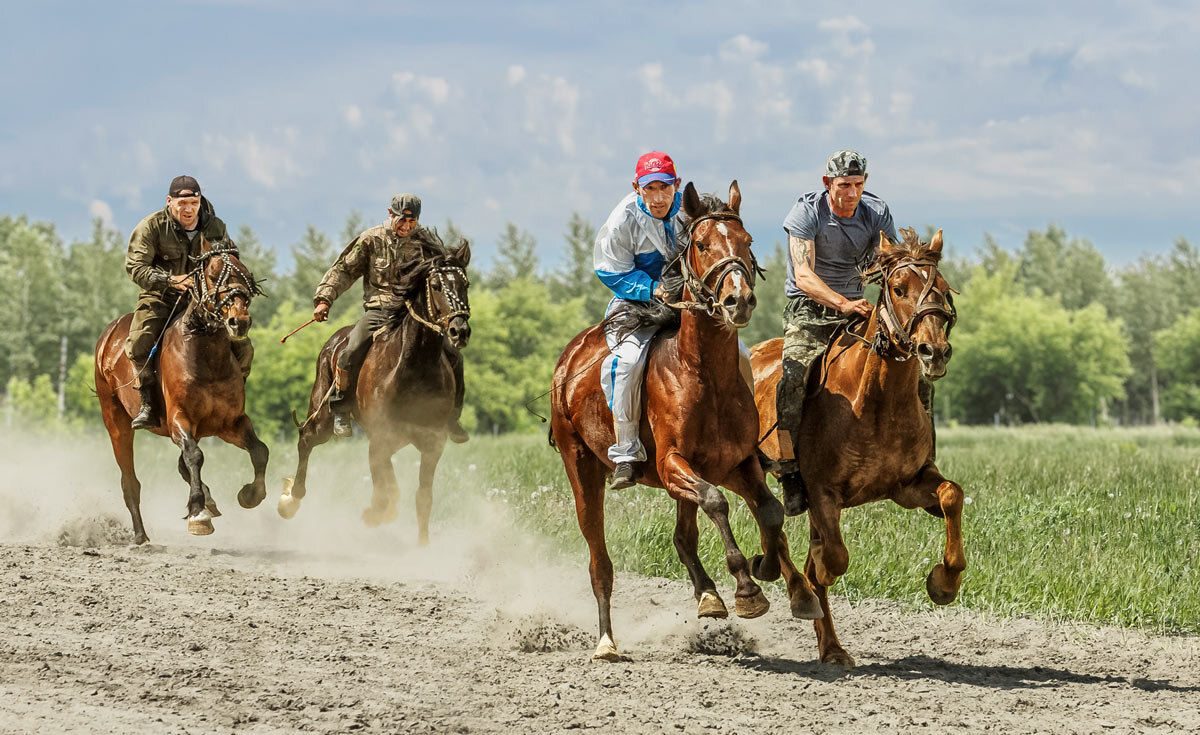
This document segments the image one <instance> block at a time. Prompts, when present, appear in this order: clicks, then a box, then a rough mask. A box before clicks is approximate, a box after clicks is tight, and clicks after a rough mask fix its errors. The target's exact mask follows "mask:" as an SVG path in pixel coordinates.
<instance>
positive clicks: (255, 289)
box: [191, 239, 263, 339]
mask: <svg viewBox="0 0 1200 735" xmlns="http://www.w3.org/2000/svg"><path fill="white" fill-rule="evenodd" d="M196 260H198V261H199V262H200V265H199V266H198V267H197V268H196V269H195V276H194V278H193V279H192V288H191V291H192V303H193V305H194V308H195V309H196V310H197V311H198V312H199V316H200V318H201V319H202V320H203V321H204V322H205V325H206V326H208V327H209V328H217V327H218V325H220V326H221V327H224V328H225V331H226V332H227V333H228V334H229V337H230V339H243V338H245V336H246V334H247V333H248V332H249V331H250V322H251V318H250V300H251V299H252V298H253V297H254V296H255V295H256V294H261V293H263V291H262V289H261V288H259V286H258V282H257V281H256V280H255V279H254V275H253V274H251V273H250V270H249V269H248V268H246V266H245V265H244V264H243V263H242V261H241V260H240V259H239V258H238V250H237V246H236V245H234V243H233V241H231V240H228V239H226V240H218V241H217V242H215V243H211V244H210V243H209V242H208V241H204V242H202V243H201V244H200V255H199V257H198V258H197V259H196Z"/></svg>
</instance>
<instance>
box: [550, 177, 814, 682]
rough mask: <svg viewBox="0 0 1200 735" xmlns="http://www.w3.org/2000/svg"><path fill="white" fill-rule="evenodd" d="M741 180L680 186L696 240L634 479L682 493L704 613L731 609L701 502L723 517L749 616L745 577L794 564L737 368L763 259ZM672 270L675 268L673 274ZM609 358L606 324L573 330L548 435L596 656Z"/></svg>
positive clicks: (607, 584)
mask: <svg viewBox="0 0 1200 735" xmlns="http://www.w3.org/2000/svg"><path fill="white" fill-rule="evenodd" d="M741 200H742V196H741V192H740V190H739V189H738V185H737V182H736V181H735V182H733V184H732V185H731V186H730V187H729V201H728V203H726V202H722V201H720V200H719V199H718V198H716V197H711V196H706V197H704V199H703V200H701V198H700V197H699V195H698V194H697V193H696V189H695V187H694V186H693V185H692V184H690V183H689V184H688V185H687V187H686V188H685V189H684V193H683V206H684V209H685V211H686V212H687V214H688V215H689V216H690V217H691V222H690V224H689V225H688V228H689V231H690V234H691V241H690V244H689V245H688V246H687V247H686V248H685V249H684V251H683V252H682V253H681V254H680V256H679V259H678V261H677V263H678V264H679V266H680V267H681V268H682V273H683V281H684V285H685V287H684V290H683V296H682V303H681V304H679V306H681V307H682V311H681V314H680V315H679V328H678V331H676V332H675V333H673V334H671V333H667V332H664V333H660V334H659V336H658V338H657V339H656V341H655V344H654V345H653V346H652V347H651V353H650V357H649V360H648V362H647V366H646V373H645V391H644V404H643V410H642V419H641V439H642V442H643V443H644V444H645V447H646V452H647V460H646V461H645V462H644V463H642V466H641V474H640V476H639V477H638V478H637V480H638V482H640V483H642V484H644V485H651V486H654V487H660V488H664V489H666V491H667V494H668V495H670V496H671V497H672V498H674V499H675V501H676V514H677V515H676V530H675V539H674V540H675V547H676V550H677V551H678V553H679V556H680V560H681V561H682V562H683V564H684V566H685V567H686V568H687V570H688V575H689V576H690V577H691V580H692V584H693V587H694V591H695V596H696V600H697V604H698V607H697V613H698V615H699V616H700V617H722V618H723V617H725V616H726V615H727V614H728V613H727V611H726V608H725V603H724V602H723V601H722V600H721V597H720V595H719V594H718V593H717V588H716V585H715V584H714V583H713V581H712V579H711V578H709V576H708V574H707V573H706V572H705V570H704V568H703V566H702V565H701V563H700V558H699V556H698V555H697V553H696V538H697V534H698V529H697V527H696V510H697V507H699V508H703V509H704V512H705V513H707V514H708V516H709V518H711V519H712V521H713V523H714V524H715V525H716V527H717V530H718V532H719V533H720V535H721V540H722V542H723V543H724V546H725V558H726V562H727V564H728V567H729V571H730V572H731V573H732V574H733V576H734V578H735V579H736V580H737V590H736V592H735V600H734V601H735V605H734V609H735V611H736V612H737V614H738V615H739V616H741V617H745V618H754V617H758V616H760V615H762V614H764V613H766V611H767V608H768V606H769V605H768V602H767V599H766V597H765V596H763V594H762V590H761V589H760V588H759V586H758V585H757V584H755V582H754V581H753V580H752V579H751V578H750V573H751V567H752V566H753V572H754V575H755V576H757V577H758V578H759V579H763V580H772V579H778V578H779V574H780V566H781V565H785V566H788V567H790V566H791V560H790V559H789V558H788V557H787V539H786V538H785V537H784V535H783V530H782V529H783V507H782V506H781V505H780V503H779V501H778V500H776V499H775V498H774V497H773V496H772V495H771V493H770V491H768V490H767V486H766V483H765V482H764V478H763V473H762V469H761V467H760V465H759V462H758V460H757V458H756V455H755V443H756V442H757V440H758V417H757V413H756V411H755V408H754V396H753V395H752V393H751V391H750V389H749V387H748V386H747V384H746V382H745V381H744V380H743V377H742V375H741V373H740V371H739V364H738V363H739V353H738V341H737V329H738V328H740V327H742V326H745V325H746V324H747V323H748V322H749V321H750V314H751V312H752V311H753V309H754V305H755V297H754V278H755V273H756V266H755V263H754V259H753V255H752V253H751V251H750V236H749V235H748V234H747V233H746V231H745V229H744V228H743V227H742V221H741V218H740V217H739V216H738V209H739V207H740V205H741ZM669 268H670V267H668V270H669ZM607 354H608V346H607V344H606V343H605V339H604V333H603V329H602V326H599V325H598V326H593V327H590V328H589V329H587V330H585V331H583V332H581V333H580V334H579V335H578V336H576V337H575V338H574V339H573V340H571V342H570V343H569V344H568V345H567V346H566V348H565V349H564V350H563V353H562V356H561V357H559V360H558V365H557V366H556V367H555V370H554V388H553V390H552V391H551V411H552V413H551V436H552V439H553V442H554V444H555V446H557V448H558V450H559V452H560V453H561V454H562V461H563V465H564V467H565V469H566V473H567V478H568V479H569V481H570V483H571V489H572V490H573V491H574V494H575V509H576V512H577V515H578V519H579V528H580V530H581V531H582V532H583V536H584V538H585V539H586V540H587V544H588V549H589V550H590V552H591V564H590V566H589V571H590V573H591V579H592V592H593V593H594V594H595V596H596V603H597V607H598V609H599V616H600V640H599V643H598V644H597V646H596V652H595V654H594V657H595V658H597V659H603V660H608V661H615V660H617V659H618V658H619V656H618V653H617V646H616V641H615V638H614V636H613V630H612V620H611V617H610V600H611V597H612V585H613V566H612V561H611V559H610V558H609V556H608V547H607V545H606V543H605V540H604V493H605V477H606V476H607V475H609V474H611V471H612V463H611V462H610V461H609V460H608V455H607V450H608V447H609V445H611V444H612V443H613V418H612V412H611V411H610V410H609V408H608V403H607V402H606V400H605V398H604V394H603V391H602V389H601V382H600V371H601V369H602V364H601V361H602V358H603V357H604V356H605V355H607ZM718 485H720V486H724V487H726V488H728V489H730V490H732V491H734V492H735V493H737V494H738V495H740V496H742V497H743V498H745V500H746V503H747V505H748V506H749V507H750V510H751V512H752V513H753V514H754V516H755V518H756V520H757V522H758V525H759V529H760V533H761V537H762V544H763V549H764V552H765V554H764V556H762V557H755V560H754V563H753V565H751V564H750V563H748V562H747V561H746V558H745V556H743V554H742V552H741V550H740V549H739V548H738V546H737V542H736V541H735V540H734V538H733V533H732V532H731V530H730V527H729V517H728V513H729V504H728V502H727V501H726V499H725V496H724V495H723V494H722V493H721V491H720V490H719V489H718V487H717V486H718ZM792 578H793V584H790V585H789V588H788V591H789V596H790V597H791V599H792V607H793V612H794V613H795V614H798V615H800V616H803V617H813V616H815V615H819V614H820V608H819V605H818V602H817V600H816V598H815V596H814V595H813V592H812V590H811V589H810V588H809V587H808V585H807V583H806V582H805V581H804V579H803V575H801V574H799V572H798V571H796V570H795V569H794V568H792Z"/></svg>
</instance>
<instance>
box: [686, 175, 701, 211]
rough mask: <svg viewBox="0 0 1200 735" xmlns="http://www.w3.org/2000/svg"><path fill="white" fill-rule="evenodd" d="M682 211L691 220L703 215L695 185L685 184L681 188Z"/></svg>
mask: <svg viewBox="0 0 1200 735" xmlns="http://www.w3.org/2000/svg"><path fill="white" fill-rule="evenodd" d="M683 211H685V212H687V213H688V216H689V217H691V218H692V219H695V218H697V217H699V216H700V215H702V214H704V205H702V204H700V195H699V194H698V193H696V185H695V184H693V183H692V182H690V181H689V182H687V186H685V187H683Z"/></svg>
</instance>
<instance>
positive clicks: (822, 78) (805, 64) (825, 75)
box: [796, 59, 833, 86]
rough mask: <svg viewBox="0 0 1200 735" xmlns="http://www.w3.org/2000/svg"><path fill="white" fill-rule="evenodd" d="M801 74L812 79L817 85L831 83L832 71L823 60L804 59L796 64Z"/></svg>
mask: <svg viewBox="0 0 1200 735" xmlns="http://www.w3.org/2000/svg"><path fill="white" fill-rule="evenodd" d="M796 68H797V69H799V70H800V72H801V73H802V74H807V75H808V76H810V77H812V78H813V80H814V81H816V83H817V84H820V85H821V86H825V85H827V84H829V83H830V82H831V81H833V69H832V68H831V67H830V66H829V62H827V61H825V59H804V60H802V61H797V62H796Z"/></svg>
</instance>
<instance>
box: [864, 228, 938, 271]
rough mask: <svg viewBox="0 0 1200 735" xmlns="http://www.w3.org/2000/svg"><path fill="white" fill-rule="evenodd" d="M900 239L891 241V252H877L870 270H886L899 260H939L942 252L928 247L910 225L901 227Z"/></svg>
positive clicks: (936, 261)
mask: <svg viewBox="0 0 1200 735" xmlns="http://www.w3.org/2000/svg"><path fill="white" fill-rule="evenodd" d="M899 235H900V239H899V240H898V241H896V242H894V243H892V250H891V252H887V253H882V252H881V253H879V254H878V255H877V256H876V257H875V262H874V263H872V264H871V268H870V270H882V271H885V272H886V271H888V270H889V269H891V268H892V266H894V265H896V263H899V262H900V261H901V260H907V259H910V258H915V259H917V260H932V261H933V262H934V263H935V264H936V263H939V262H941V260H942V253H941V252H940V251H937V252H935V251H933V250H930V248H929V243H927V242H923V241H922V240H921V238H920V237H918V236H917V231H916V230H914V229H913V228H911V227H901V228H900V230H899Z"/></svg>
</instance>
